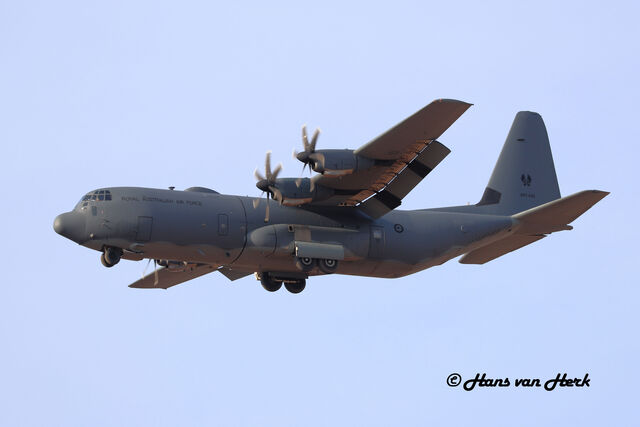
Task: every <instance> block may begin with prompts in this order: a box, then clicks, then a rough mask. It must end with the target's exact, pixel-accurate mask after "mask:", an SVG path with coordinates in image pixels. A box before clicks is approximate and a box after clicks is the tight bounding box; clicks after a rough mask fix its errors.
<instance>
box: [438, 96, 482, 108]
mask: <svg viewBox="0 0 640 427" xmlns="http://www.w3.org/2000/svg"><path fill="white" fill-rule="evenodd" d="M434 102H441V103H452V104H464V105H466V106H467V108H468V107H471V106H472V105H473V104H472V103H470V102H466V101H460V100H459V99H453V98H439V99H436V100H435V101H434Z"/></svg>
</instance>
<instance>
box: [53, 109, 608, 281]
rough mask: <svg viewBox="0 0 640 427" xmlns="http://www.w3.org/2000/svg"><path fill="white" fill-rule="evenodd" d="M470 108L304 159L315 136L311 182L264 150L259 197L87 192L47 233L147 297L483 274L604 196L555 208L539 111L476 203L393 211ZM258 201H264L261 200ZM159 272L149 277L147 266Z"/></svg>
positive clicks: (429, 112)
mask: <svg viewBox="0 0 640 427" xmlns="http://www.w3.org/2000/svg"><path fill="white" fill-rule="evenodd" d="M470 106H471V104H468V103H465V102H461V101H456V100H449V99H440V100H436V101H434V102H432V103H430V104H429V105H427V106H426V107H424V108H423V109H421V110H420V111H418V112H417V113H415V114H413V115H412V116H410V117H409V118H407V119H405V120H404V121H402V122H401V123H399V124H398V125H396V126H395V127H393V128H391V129H390V130H388V131H387V132H385V133H383V134H382V135H380V136H378V137H377V138H375V139H373V140H372V141H370V142H368V143H367V144H364V145H363V146H361V147H360V148H358V149H356V150H349V149H344V150H336V149H327V150H321V149H316V143H317V140H318V135H319V131H318V130H316V131H315V132H314V134H313V135H312V137H311V138H308V136H307V131H306V128H305V127H303V128H302V142H303V151H301V152H299V153H294V156H295V157H296V158H297V159H298V160H300V161H301V162H302V163H304V166H303V167H309V169H310V170H311V171H313V172H316V174H314V176H312V177H311V178H278V175H279V173H280V171H281V169H282V165H279V166H277V167H276V168H274V169H273V170H272V168H271V158H270V153H267V157H266V164H265V170H264V174H262V173H260V172H258V171H257V170H256V172H255V176H256V179H257V183H256V186H257V187H258V189H260V190H262V191H263V192H264V193H266V198H263V197H262V196H261V197H260V198H251V197H241V196H234V195H224V194H219V193H218V192H217V191H214V190H211V189H208V188H203V187H192V188H188V189H186V190H184V191H177V190H174V188H172V187H171V188H169V189H167V190H164V189H153V188H138V187H114V188H103V189H99V190H95V191H91V192H90V193H88V194H86V195H85V196H84V197H82V199H81V200H80V202H79V203H78V204H77V206H76V207H75V208H74V209H73V210H72V211H71V212H66V213H63V214H61V215H59V216H58V217H57V218H56V219H55V221H54V224H53V228H54V230H55V231H56V232H57V233H58V234H60V235H62V236H64V237H66V238H68V239H70V240H72V241H74V242H76V243H78V244H80V245H82V246H85V247H87V248H91V249H95V250H96V251H99V252H101V260H102V264H103V265H104V266H105V267H112V266H114V265H116V264H117V263H118V262H119V261H120V260H121V259H126V260H134V261H140V260H143V259H148V260H149V262H151V260H153V262H154V267H155V268H154V271H153V272H151V273H150V274H148V275H147V276H145V277H143V278H141V279H140V280H138V281H136V282H134V283H132V284H131V285H129V286H130V287H132V288H161V289H167V288H169V287H171V286H175V285H178V284H180V283H184V282H186V281H188V280H191V279H194V278H196V277H199V276H202V275H205V274H208V273H211V272H216V271H217V272H219V273H221V274H223V275H224V276H226V277H227V278H228V279H230V280H237V279H240V278H242V277H245V276H249V275H251V274H252V273H255V276H256V278H257V279H258V280H259V281H260V282H261V284H262V286H263V287H264V288H265V289H266V290H267V291H270V292H275V291H277V290H279V289H280V288H281V287H282V285H283V284H284V286H285V288H286V289H287V290H288V291H289V292H292V293H299V292H301V291H302V290H303V289H304V288H305V284H306V279H308V278H309V277H310V276H317V275H324V274H347V275H356V276H369V277H383V278H397V277H402V276H406V275H409V274H413V273H416V272H418V271H421V270H424V269H427V268H429V267H433V266H435V265H440V264H442V263H444V262H446V261H448V260H450V259H452V258H455V257H458V256H461V255H462V257H461V258H460V260H459V261H460V263H462V264H484V263H486V262H488V261H491V260H493V259H496V258H498V257H500V256H502V255H505V254H507V253H509V252H512V251H514V250H516V249H519V248H521V247H523V246H526V245H529V244H531V243H533V242H536V241H538V240H540V239H542V238H544V237H546V236H547V235H549V234H551V233H554V232H556V231H561V230H571V229H572V227H571V226H570V225H569V224H570V223H571V222H572V221H573V220H575V219H576V218H577V217H579V216H580V215H582V214H583V213H584V212H586V211H587V210H588V209H589V208H591V207H592V206H593V205H594V204H595V203H597V202H598V201H600V200H601V199H602V198H604V197H605V196H606V195H607V194H609V193H608V192H605V191H599V190H586V191H581V192H578V193H575V194H572V195H570V196H567V197H560V190H559V188H558V181H557V178H556V172H555V166H554V164H553V158H552V155H551V148H550V145H549V139H548V136H547V131H546V128H545V125H544V122H543V121H542V118H541V117H540V115H539V114H537V113H533V112H528V111H521V112H519V113H517V114H516V117H515V119H514V121H513V124H512V126H511V129H510V131H509V133H508V135H507V139H506V142H505V143H504V146H503V148H502V152H501V153H500V156H499V158H498V161H497V163H496V165H495V168H494V170H493V173H492V175H491V178H490V179H489V183H488V185H487V187H486V189H485V191H484V194H483V195H482V197H481V199H480V201H479V202H478V203H476V204H475V205H463V206H453V207H445V208H434V209H418V210H411V211H403V210H399V209H397V208H398V207H399V206H400V204H401V202H402V199H403V198H404V197H405V196H406V195H407V194H408V193H409V192H410V191H411V190H412V189H413V188H414V187H415V186H416V185H418V183H419V182H420V181H421V180H422V179H423V178H425V177H426V176H427V175H429V174H430V173H431V172H432V171H433V169H434V168H435V167H436V166H437V165H438V164H439V163H440V162H441V161H442V160H443V159H444V158H445V157H446V156H447V155H448V154H449V152H450V150H449V149H448V148H447V147H445V146H444V145H443V144H442V143H440V142H439V141H438V140H437V139H438V138H440V136H441V135H442V134H443V133H444V132H445V131H446V130H447V129H448V128H449V127H450V126H451V125H452V124H453V123H454V122H455V121H456V120H457V119H458V118H459V117H460V116H461V115H462V114H463V113H464V112H465V111H466V110H467V109H468V108H469V107H470ZM270 200H271V201H270ZM158 266H159V267H158Z"/></svg>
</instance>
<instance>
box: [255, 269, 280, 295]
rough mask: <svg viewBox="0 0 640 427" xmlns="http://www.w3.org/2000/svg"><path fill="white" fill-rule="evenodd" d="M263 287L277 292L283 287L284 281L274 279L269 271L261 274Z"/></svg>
mask: <svg viewBox="0 0 640 427" xmlns="http://www.w3.org/2000/svg"><path fill="white" fill-rule="evenodd" d="M260 283H261V284H262V287H263V288H264V289H265V290H267V291H269V292H276V291H278V290H280V288H281V287H282V281H281V280H280V281H278V280H274V279H273V278H272V277H271V276H269V273H262V275H261V276H260Z"/></svg>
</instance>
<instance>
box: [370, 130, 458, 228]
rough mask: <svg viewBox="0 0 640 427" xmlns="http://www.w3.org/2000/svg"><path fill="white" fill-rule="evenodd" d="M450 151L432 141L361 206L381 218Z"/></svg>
mask: <svg viewBox="0 0 640 427" xmlns="http://www.w3.org/2000/svg"><path fill="white" fill-rule="evenodd" d="M450 152H451V150H449V149H448V148H447V147H445V146H444V145H442V144H441V143H440V142H438V141H433V142H431V143H430V144H429V145H427V146H426V147H425V148H424V149H423V150H422V151H421V152H420V153H419V154H418V155H417V156H416V157H415V158H414V159H413V160H411V161H410V162H409V163H408V164H405V165H404V168H403V169H402V170H400V171H399V172H398V174H397V175H395V176H394V177H393V178H392V180H391V182H389V183H388V185H386V187H384V189H383V190H382V191H378V192H377V193H376V194H375V195H374V196H373V197H370V198H368V199H367V200H365V201H364V202H363V203H362V204H361V205H359V208H360V209H361V210H362V211H363V212H364V213H366V214H367V215H369V216H370V217H372V218H379V217H381V216H383V215H385V214H386V213H387V212H389V211H392V210H393V209H395V208H397V207H398V206H400V204H401V203H402V199H403V198H404V197H405V196H406V195H407V194H409V192H410V191H411V190H413V189H414V188H415V186H416V185H418V184H419V183H420V181H422V180H423V179H424V178H425V177H426V176H427V175H428V174H429V172H431V171H432V170H433V169H434V168H435V167H436V166H438V164H440V162H441V161H442V160H443V159H444V158H445V157H447V156H448V155H449V153H450Z"/></svg>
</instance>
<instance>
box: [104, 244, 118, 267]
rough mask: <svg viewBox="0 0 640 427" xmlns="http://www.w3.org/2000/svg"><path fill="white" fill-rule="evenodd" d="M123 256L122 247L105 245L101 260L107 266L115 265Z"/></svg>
mask: <svg viewBox="0 0 640 427" xmlns="http://www.w3.org/2000/svg"><path fill="white" fill-rule="evenodd" d="M120 258H122V249H120V248H113V247H110V246H105V247H104V249H103V251H102V255H100V261H102V265H104V266H105V267H113V266H114V265H116V264H117V263H119V262H120Z"/></svg>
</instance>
